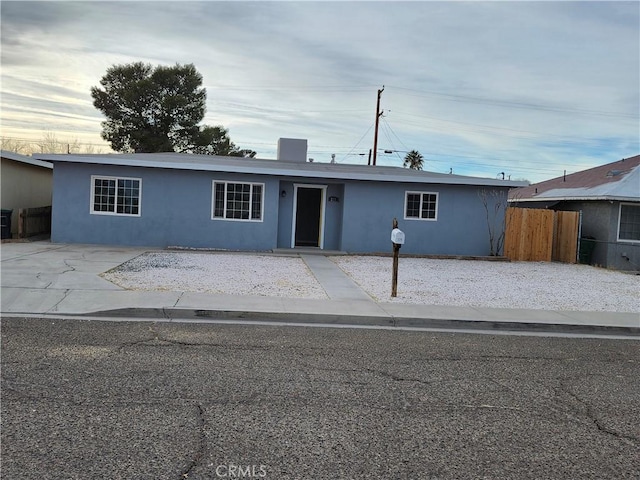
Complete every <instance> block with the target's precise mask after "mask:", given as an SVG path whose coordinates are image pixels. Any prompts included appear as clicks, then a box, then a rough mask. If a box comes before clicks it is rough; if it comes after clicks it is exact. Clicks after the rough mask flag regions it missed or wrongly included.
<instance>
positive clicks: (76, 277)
mask: <svg viewBox="0 0 640 480" xmlns="http://www.w3.org/2000/svg"><path fill="white" fill-rule="evenodd" d="M149 251H162V250H157V249H156V250H154V249H148V248H127V247H108V246H96V245H66V244H52V243H50V242H48V241H40V242H32V243H3V244H2V247H1V258H2V262H1V283H0V287H1V293H2V296H1V298H2V302H1V304H0V311H1V312H2V314H5V315H9V314H11V315H98V316H118V317H136V318H158V319H164V320H171V319H201V320H206V319H214V318H234V319H255V320H278V321H289V322H302V323H309V322H313V323H324V324H357V325H386V326H390V327H394V326H395V327H425V328H453V329H455V328H457V329H484V330H486V329H493V330H514V329H515V330H526V331H539V332H558V333H589V334H616V335H619V334H622V335H632V336H638V335H640V316H639V315H638V314H636V313H613V312H575V311H545V310H525V309H491V308H474V307H443V306H433V305H411V304H399V303H377V302H375V301H374V300H373V299H371V297H369V295H367V294H366V293H365V292H364V291H363V290H362V289H361V288H360V287H359V286H358V285H356V284H355V283H354V282H353V281H352V280H351V279H350V278H349V277H348V276H347V275H346V274H345V273H344V272H343V271H342V270H341V269H340V268H338V267H337V266H336V264H335V263H334V262H332V261H330V260H329V259H327V258H326V257H325V256H324V255H316V254H310V253H307V252H305V253H302V254H300V257H301V258H302V260H303V261H304V262H305V263H306V265H307V266H308V267H309V269H310V270H311V272H312V273H313V275H314V276H315V277H316V279H317V280H318V282H319V283H320V285H321V286H322V287H323V288H324V290H325V292H326V293H327V296H328V297H329V300H317V299H301V298H276V297H264V296H239V295H217V294H207V293H190V292H173V291H132V290H125V289H122V288H120V287H119V286H117V285H114V284H113V283H110V282H108V281H107V280H104V279H103V278H101V277H99V276H98V275H99V274H100V273H102V272H105V271H107V270H109V269H111V268H114V267H116V266H118V265H120V264H122V263H123V262H126V261H128V260H130V259H132V258H134V257H136V256H138V255H140V254H142V253H145V252H149Z"/></svg>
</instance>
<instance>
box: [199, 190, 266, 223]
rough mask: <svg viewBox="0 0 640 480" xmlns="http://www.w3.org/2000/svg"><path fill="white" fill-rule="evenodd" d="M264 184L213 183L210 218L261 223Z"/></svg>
mask: <svg viewBox="0 0 640 480" xmlns="http://www.w3.org/2000/svg"><path fill="white" fill-rule="evenodd" d="M263 192H264V184H262V183H235V182H219V181H216V180H214V181H213V209H212V210H213V212H212V218H214V219H225V220H248V221H254V222H261V221H262V205H263V201H262V197H263Z"/></svg>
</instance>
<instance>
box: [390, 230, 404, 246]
mask: <svg viewBox="0 0 640 480" xmlns="http://www.w3.org/2000/svg"><path fill="white" fill-rule="evenodd" d="M391 241H392V242H393V243H395V244H398V245H404V232H403V231H402V230H400V229H399V228H394V229H393V230H391Z"/></svg>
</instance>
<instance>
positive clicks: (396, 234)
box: [391, 218, 404, 297]
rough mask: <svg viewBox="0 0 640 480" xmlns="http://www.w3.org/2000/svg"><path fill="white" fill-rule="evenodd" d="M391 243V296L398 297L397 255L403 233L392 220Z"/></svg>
mask: <svg viewBox="0 0 640 480" xmlns="http://www.w3.org/2000/svg"><path fill="white" fill-rule="evenodd" d="M391 243H392V244H393V277H392V278H391V296H392V297H397V296H398V254H399V253H400V247H402V245H403V244H404V232H403V231H402V230H400V229H399V228H398V219H397V218H394V219H393V230H391Z"/></svg>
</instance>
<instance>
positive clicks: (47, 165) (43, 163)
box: [1, 150, 53, 169]
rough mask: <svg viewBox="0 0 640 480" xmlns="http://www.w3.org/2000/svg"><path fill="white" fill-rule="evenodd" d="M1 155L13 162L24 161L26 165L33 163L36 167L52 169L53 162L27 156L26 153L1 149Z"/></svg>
mask: <svg viewBox="0 0 640 480" xmlns="http://www.w3.org/2000/svg"><path fill="white" fill-rule="evenodd" d="M1 156H2V158H6V159H8V160H13V161H14V162H20V163H26V164H28V165H33V166H36V167H43V168H49V169H53V163H51V162H47V161H43V160H37V159H35V158H32V157H28V156H27V155H20V154H19V153H15V152H9V151H7V150H1Z"/></svg>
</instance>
